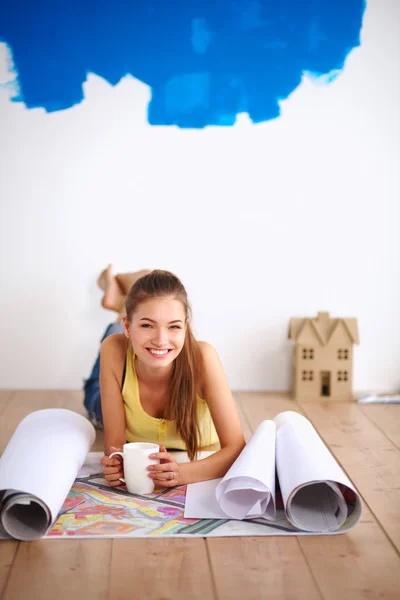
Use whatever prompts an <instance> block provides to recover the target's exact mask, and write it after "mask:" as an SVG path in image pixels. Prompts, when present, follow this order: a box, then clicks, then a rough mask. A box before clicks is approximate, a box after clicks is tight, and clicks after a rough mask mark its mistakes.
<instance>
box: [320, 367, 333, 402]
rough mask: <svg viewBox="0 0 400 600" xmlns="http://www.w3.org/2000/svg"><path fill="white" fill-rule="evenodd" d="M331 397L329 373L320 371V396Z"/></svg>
mask: <svg viewBox="0 0 400 600" xmlns="http://www.w3.org/2000/svg"><path fill="white" fill-rule="evenodd" d="M330 395H331V373H330V371H321V396H330Z"/></svg>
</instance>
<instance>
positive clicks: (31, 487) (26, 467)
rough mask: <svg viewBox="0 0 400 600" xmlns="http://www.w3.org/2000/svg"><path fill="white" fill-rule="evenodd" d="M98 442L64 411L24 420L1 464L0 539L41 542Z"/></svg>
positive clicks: (82, 420)
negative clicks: (94, 444)
mask: <svg viewBox="0 0 400 600" xmlns="http://www.w3.org/2000/svg"><path fill="white" fill-rule="evenodd" d="M95 438H96V432H95V429H94V427H93V425H92V424H91V423H90V422H89V421H88V420H87V419H86V418H85V417H82V416H81V415H79V414H77V413H75V412H73V411H71V410H66V409H52V408H51V409H46V410H39V411H36V412H34V413H32V414H30V415H28V416H27V417H25V418H24V419H23V420H22V421H21V423H20V424H19V425H18V427H17V429H16V430H15V432H14V434H13V436H12V438H11V440H10V442H9V444H8V445H7V447H6V449H5V451H4V453H3V455H2V456H1V458H0V534H1V535H2V536H4V535H6V536H9V537H13V538H15V539H18V540H24V541H30V540H37V539H39V538H41V537H42V536H43V535H44V534H45V533H46V532H47V530H48V529H49V528H50V527H51V526H52V524H53V523H54V521H55V520H56V518H57V516H58V513H59V511H60V509H61V507H62V505H63V502H64V500H65V498H66V497H67V495H68V492H69V491H70V489H71V487H72V485H73V483H74V481H75V479H76V477H77V474H78V472H79V470H80V469H81V467H82V465H83V463H84V461H85V458H86V456H87V454H88V452H89V450H90V448H91V447H92V445H93V443H94V440H95Z"/></svg>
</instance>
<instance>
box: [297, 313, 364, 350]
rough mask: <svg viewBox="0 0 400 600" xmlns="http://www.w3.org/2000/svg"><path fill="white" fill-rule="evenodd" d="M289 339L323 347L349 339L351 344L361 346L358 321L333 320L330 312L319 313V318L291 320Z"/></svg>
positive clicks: (346, 319)
mask: <svg viewBox="0 0 400 600" xmlns="http://www.w3.org/2000/svg"><path fill="white" fill-rule="evenodd" d="M289 339H290V340H292V341H293V342H295V343H299V344H300V343H301V344H310V343H315V342H318V343H319V344H321V345H322V346H327V345H328V344H330V343H334V341H335V340H336V342H337V343H338V344H339V343H340V342H343V341H344V340H345V339H348V341H349V343H351V344H359V343H360V340H359V337H358V327H357V319H354V318H342V319H333V318H332V317H330V316H329V313H328V312H319V313H318V315H317V317H316V318H314V319H312V318H307V317H305V318H304V317H303V318H298V317H294V318H293V319H290V324H289Z"/></svg>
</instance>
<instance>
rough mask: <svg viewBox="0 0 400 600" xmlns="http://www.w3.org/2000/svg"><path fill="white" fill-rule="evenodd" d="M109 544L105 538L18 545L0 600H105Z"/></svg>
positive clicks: (110, 544)
mask: <svg viewBox="0 0 400 600" xmlns="http://www.w3.org/2000/svg"><path fill="white" fill-rule="evenodd" d="M0 544H2V542H0ZM112 544H113V540H105V539H102V540H46V541H38V542H30V543H28V542H21V543H20V545H19V548H18V552H17V556H16V558H15V560H14V564H13V568H12V570H11V574H10V576H9V578H8V582H7V584H6V587H5V589H4V591H3V595H2V597H1V598H2V600H22V599H23V600H71V599H72V600H77V599H81V598H82V599H83V598H84V599H85V600H108V598H109V571H110V561H111V552H112Z"/></svg>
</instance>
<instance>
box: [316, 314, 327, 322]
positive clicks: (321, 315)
mask: <svg viewBox="0 0 400 600" xmlns="http://www.w3.org/2000/svg"><path fill="white" fill-rule="evenodd" d="M328 319H329V313H328V312H319V313H318V321H328Z"/></svg>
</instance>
